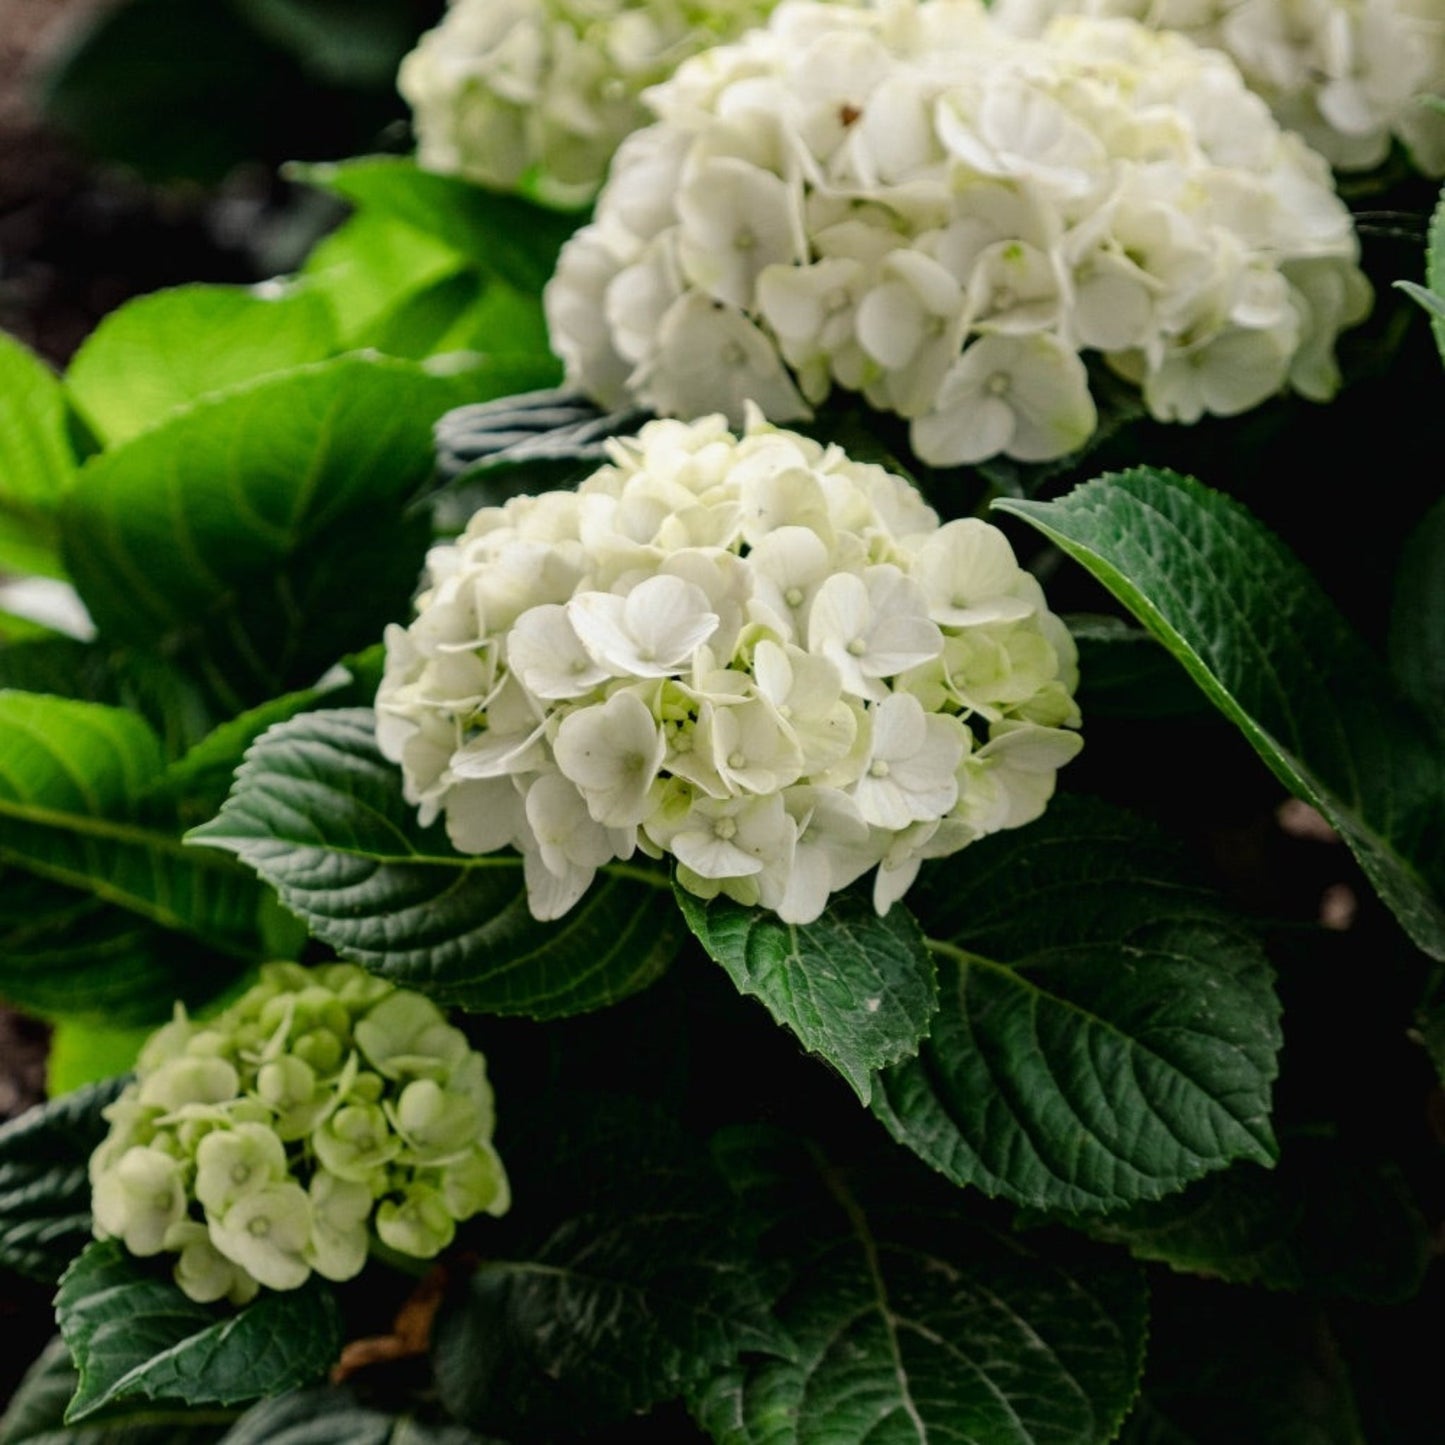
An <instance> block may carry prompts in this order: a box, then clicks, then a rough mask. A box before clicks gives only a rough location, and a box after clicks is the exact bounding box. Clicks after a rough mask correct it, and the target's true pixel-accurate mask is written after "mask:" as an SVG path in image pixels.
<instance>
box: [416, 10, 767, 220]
mask: <svg viewBox="0 0 1445 1445" xmlns="http://www.w3.org/2000/svg"><path fill="white" fill-rule="evenodd" d="M775 3H776V0H451V4H450V7H449V8H448V10H447V13H446V15H445V17H444V18H443V20H442V22H441V24H440V25H438V26H437V27H436V28H435V29H434V30H429V31H428V32H427V33H426V34H425V35H423V36H422V37H421V39H420V41H419V42H418V43H417V46H416V49H415V50H413V51H412V52H411V54H409V55H408V56H406V58H405V59H404V60H403V61H402V63H401V70H400V72H399V74H398V76H397V87H398V89H399V90H400V91H401V93H402V95H403V96H404V97H405V99H406V101H407V102H408V104H409V105H410V106H411V107H412V112H413V125H414V128H415V130H416V138H417V159H418V161H419V163H420V164H421V165H422V166H423V167H424V168H425V169H427V170H432V171H440V172H442V173H444V174H447V175H458V176H463V177H465V178H466V179H467V180H471V181H477V182H480V183H481V184H482V185H486V186H493V187H496V188H498V189H501V190H513V189H516V188H518V187H527V188H531V189H533V190H534V191H535V192H536V193H537V194H539V195H540V196H542V197H543V198H544V199H547V200H551V201H553V202H557V203H560V204H564V205H571V204H579V203H583V202H585V201H587V200H588V199H590V198H591V196H592V195H593V194H594V193H595V192H596V190H597V187H598V186H599V185H601V183H602V179H603V177H604V176H605V175H606V174H607V164H608V162H609V161H610V160H611V159H612V153H613V152H614V151H615V150H616V149H617V147H618V145H619V143H620V142H621V141H622V140H623V138H624V137H626V136H627V135H628V134H629V133H630V132H632V131H635V130H637V129H638V128H639V127H640V126H644V125H646V124H647V122H648V119H649V117H648V114H647V110H646V108H645V107H644V105H643V103H642V101H641V98H640V97H641V93H642V91H643V90H645V89H646V88H647V87H648V86H650V85H654V84H656V83H657V82H658V81H660V80H664V79H666V78H667V76H669V75H670V74H671V73H672V72H673V70H674V69H675V68H676V67H677V65H678V64H679V63H680V62H681V61H682V60H684V59H685V58H686V57H688V56H690V55H695V54H697V52H698V51H700V50H703V49H705V48H706V47H708V46H710V45H716V44H717V43H719V42H720V41H723V40H729V39H731V38H733V37H734V36H737V35H740V34H742V32H743V31H744V30H746V29H747V28H748V26H750V25H755V24H757V23H759V22H760V21H762V20H763V19H765V18H766V16H767V14H768V11H769V10H771V9H772V7H773V5H774V4H775Z"/></svg>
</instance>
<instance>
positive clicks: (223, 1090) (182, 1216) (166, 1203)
mask: <svg viewBox="0 0 1445 1445" xmlns="http://www.w3.org/2000/svg"><path fill="white" fill-rule="evenodd" d="M438 637H439V634H437V633H436V632H435V631H433V632H432V634H431V640H432V644H433V645H434V646H447V645H454V644H447V643H443V642H440V641H438ZM433 675H434V676H435V677H437V678H446V679H448V680H449V681H450V682H451V684H452V685H453V686H464V685H465V679H466V677H467V669H465V668H456V667H442V668H439V669H436V670H435V671H434V674H433ZM509 791H510V790H509ZM609 856H610V855H609ZM589 876H590V875H589ZM136 1074H137V1077H136V1080H135V1082H133V1083H132V1084H130V1085H128V1086H127V1087H126V1089H125V1090H124V1092H123V1093H122V1094H121V1095H120V1097H119V1098H118V1099H116V1101H115V1102H114V1103H112V1104H111V1105H109V1106H108V1107H107V1108H106V1110H105V1117H106V1118H107V1119H108V1120H109V1121H110V1124H111V1131H110V1133H109V1135H108V1136H107V1137H106V1138H105V1139H104V1140H103V1141H102V1143H101V1144H100V1145H99V1147H98V1148H97V1149H96V1150H95V1152H94V1153H93V1154H92V1155H91V1159H90V1178H91V1186H92V1203H93V1216H94V1222H95V1232H96V1235H97V1236H98V1237H100V1238H102V1239H104V1238H108V1237H114V1238H118V1239H120V1240H121V1241H122V1243H123V1244H124V1245H125V1247H126V1248H127V1249H128V1250H129V1251H130V1252H131V1253H132V1254H137V1255H154V1254H161V1253H168V1254H171V1255H173V1256H175V1264H174V1267H173V1270H172V1273H173V1275H174V1278H175V1280H176V1283H177V1284H178V1285H179V1286H180V1287H181V1289H182V1290H183V1291H184V1292H185V1293H186V1294H187V1295H188V1296H190V1298H191V1299H194V1300H199V1301H202V1302H210V1301H213V1300H219V1299H223V1298H224V1299H229V1300H230V1301H231V1303H232V1304H238V1305H239V1304H245V1303H246V1302H247V1301H248V1300H250V1299H252V1298H254V1297H255V1295H256V1293H257V1291H258V1290H260V1289H262V1288H266V1289H296V1288H297V1287H298V1286H300V1285H302V1284H304V1283H305V1282H306V1280H307V1279H309V1278H310V1276H311V1274H312V1272H313V1271H314V1272H315V1273H317V1274H319V1275H321V1276H322V1277H323V1278H325V1279H331V1280H347V1279H352V1278H353V1277H355V1276H356V1275H357V1274H359V1273H360V1272H361V1269H362V1267H363V1265H364V1264H365V1262H366V1255H367V1250H368V1240H369V1238H370V1237H371V1236H370V1230H369V1229H368V1226H369V1225H370V1226H371V1228H373V1229H375V1231H376V1233H377V1234H378V1236H379V1237H381V1238H382V1239H384V1240H386V1242H387V1243H388V1244H390V1245H391V1246H392V1247H393V1248H396V1249H401V1250H403V1251H406V1252H410V1253H415V1254H418V1255H420V1256H421V1257H424V1258H425V1257H429V1256H430V1255H432V1254H435V1253H436V1251H437V1250H438V1249H440V1248H442V1247H443V1246H444V1245H445V1244H446V1243H448V1242H450V1240H451V1237H452V1234H453V1233H454V1231H455V1227H456V1225H457V1223H458V1222H460V1221H462V1220H465V1219H469V1218H471V1217H472V1216H473V1215H475V1214H478V1213H481V1212H482V1211H486V1212H487V1213H490V1214H501V1213H504V1212H505V1211H506V1209H507V1207H508V1204H509V1203H510V1194H509V1192H508V1188H507V1177H506V1172H505V1170H504V1169H503V1167H502V1162H501V1160H500V1159H499V1158H498V1157H497V1154H496V1151H495V1150H494V1149H493V1148H492V1144H491V1136H492V1127H493V1110H492V1093H491V1089H490V1087H489V1086H488V1084H487V1076H486V1065H485V1062H484V1060H483V1059H482V1056H481V1055H480V1054H479V1053H477V1052H476V1051H475V1050H474V1049H473V1048H472V1047H471V1046H470V1044H469V1043H468V1042H467V1039H466V1036H465V1035H464V1034H462V1033H461V1031H460V1030H458V1029H456V1028H453V1027H452V1026H451V1025H450V1024H449V1023H448V1022H447V1021H446V1018H445V1017H444V1016H443V1014H442V1012H441V1010H440V1009H438V1008H437V1006H436V1005H435V1004H434V1003H432V1002H431V1001H430V1000H429V999H427V998H424V997H423V996H422V995H421V994H417V993H413V992H411V991H410V990H407V989H398V988H395V987H394V986H393V985H392V984H389V983H386V982H384V981H383V980H381V979H377V978H373V977H372V976H371V975H370V974H367V973H366V972H364V971H363V970H362V969H360V968H356V967H354V966H353V965H351V964H340V963H338V964H332V965H328V966H325V967H322V968H316V969H306V968H301V967H299V966H298V965H296V964H267V965H266V966H265V967H264V968H262V970H261V982H260V983H258V984H257V985H256V986H255V987H254V988H252V989H250V990H249V991H248V992H247V993H246V994H244V995H243V996H242V997H241V998H240V999H239V1000H237V1002H236V1003H234V1004H233V1005H232V1006H231V1007H230V1008H228V1009H226V1010H225V1011H224V1012H222V1013H221V1014H220V1015H219V1016H218V1017H216V1018H215V1019H212V1020H211V1021H209V1022H208V1023H205V1024H197V1023H193V1022H191V1020H189V1019H187V1018H186V1017H185V1014H184V1012H183V1011H182V1010H180V1009H179V1008H178V1009H177V1016H176V1019H175V1021H174V1022H172V1023H170V1024H167V1025H166V1026H165V1027H164V1028H162V1029H159V1030H157V1032H156V1033H155V1034H154V1035H153V1036H152V1037H151V1039H150V1040H149V1042H148V1043H147V1044H146V1046H145V1048H144V1049H143V1050H142V1051H141V1055H140V1059H139V1062H138V1063H137V1065H136ZM418 1199H422V1200H423V1201H424V1203H425V1207H424V1209H423V1208H422V1206H421V1205H419V1204H418V1203H417V1200H418ZM419 1209H421V1210H422V1217H424V1218H425V1220H426V1221H427V1222H428V1231H429V1232H428V1231H423V1230H421V1229H419V1228H417V1227H409V1228H406V1229H400V1230H398V1229H397V1228H396V1227H395V1226H394V1223H393V1221H394V1219H395V1218H396V1217H398V1216H400V1217H402V1218H404V1219H408V1220H410V1219H412V1217H413V1216H414V1215H416V1214H417V1212H418V1210H419ZM439 1212H440V1214H441V1215H443V1216H444V1218H445V1224H444V1225H443V1224H440V1223H438V1222H437V1221H438V1213H439Z"/></svg>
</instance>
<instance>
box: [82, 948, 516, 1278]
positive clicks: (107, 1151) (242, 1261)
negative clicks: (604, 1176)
mask: <svg viewBox="0 0 1445 1445" xmlns="http://www.w3.org/2000/svg"><path fill="white" fill-rule="evenodd" d="M105 1117H106V1118H107V1119H108V1120H109V1121H110V1132H109V1134H108V1135H107V1136H106V1138H105V1140H104V1142H103V1143H102V1144H101V1145H100V1147H99V1148H97V1149H96V1151H95V1153H94V1154H93V1155H92V1156H91V1160H90V1178H91V1184H92V1187H93V1190H94V1209H95V1231H96V1234H97V1236H98V1237H100V1238H102V1239H105V1238H116V1239H119V1240H121V1241H122V1242H123V1243H124V1245H125V1247H126V1249H127V1250H129V1251H130V1252H131V1253H132V1254H134V1255H138V1256H141V1257H148V1256H151V1255H157V1254H168V1255H175V1256H176V1260H175V1263H174V1266H173V1273H174V1277H175V1281H176V1283H177V1284H178V1285H179V1286H180V1287H181V1289H182V1290H183V1291H184V1292H185V1293H186V1294H187V1295H188V1296H189V1297H190V1298H191V1299H193V1300H198V1301H201V1302H207V1301H211V1300H218V1299H222V1298H224V1299H227V1300H229V1301H230V1302H231V1303H233V1304H244V1303H246V1302H247V1301H248V1300H250V1299H252V1298H253V1297H254V1296H255V1295H256V1293H257V1291H258V1290H260V1289H263V1288H265V1289H273V1290H289V1289H296V1288H298V1287H299V1286H300V1285H302V1284H304V1283H305V1282H306V1280H307V1279H308V1278H309V1277H310V1275H311V1273H312V1271H313V1270H314V1271H315V1272H316V1273H317V1274H318V1275H321V1276H322V1277H323V1278H325V1279H329V1280H337V1281H340V1280H348V1279H352V1278H354V1277H355V1276H356V1275H358V1274H359V1273H360V1272H361V1270H362V1267H363V1266H364V1265H365V1263H366V1258H367V1253H368V1248H369V1240H370V1238H371V1236H372V1234H373V1233H374V1234H375V1236H376V1237H377V1238H378V1239H380V1241H381V1242H382V1243H383V1244H385V1245H386V1246H387V1247H388V1248H390V1249H393V1250H396V1251H397V1252H399V1253H400V1254H404V1255H411V1256H414V1257H416V1258H418V1259H430V1258H432V1257H433V1256H434V1255H436V1254H438V1253H439V1252H440V1251H441V1250H443V1249H444V1248H446V1246H447V1245H448V1244H450V1243H451V1240H452V1236H453V1235H454V1233H455V1232H456V1226H457V1224H458V1223H460V1222H462V1221H464V1220H467V1219H470V1218H471V1217H472V1216H473V1215H475V1214H478V1213H481V1212H483V1211H485V1212H487V1213H489V1214H502V1213H504V1212H505V1211H506V1209H507V1207H508V1204H509V1203H510V1195H509V1192H508V1186H507V1176H506V1173H505V1171H504V1170H503V1167H502V1163H501V1160H500V1159H499V1158H498V1157H497V1153H496V1150H494V1149H493V1148H492V1146H491V1136H492V1126H493V1108H492V1092H491V1087H490V1085H489V1084H488V1082H487V1075H486V1063H485V1060H484V1059H483V1058H482V1056H481V1054H479V1053H478V1052H477V1051H476V1050H475V1049H473V1048H472V1047H471V1046H470V1045H469V1044H468V1043H467V1040H466V1037H465V1035H464V1034H462V1033H461V1031H460V1030H459V1029H456V1028H453V1027H452V1026H451V1025H450V1024H449V1023H448V1022H447V1021H446V1018H445V1016H444V1015H443V1014H442V1012H441V1010H440V1009H438V1008H437V1006H436V1005H435V1004H434V1003H433V1002H432V1001H431V1000H430V999H428V998H426V997H425V996H424V995H422V994H419V993H415V992H413V991H411V990H409V989H399V988H396V987H395V986H394V985H392V984H389V983H387V982H385V981H384V980H382V979H378V978H374V977H372V976H371V975H369V974H367V973H366V972H365V971H364V970H363V969H360V968H357V967H356V966H355V965H354V964H344V963H335V964H330V965H327V966H325V967H320V968H309V969H308V968H301V967H298V966H297V965H295V964H287V963H271V964H267V965H265V966H264V967H263V968H262V970H261V981H260V982H259V983H258V984H256V985H255V986H254V987H253V988H251V989H249V990H247V992H246V993H245V994H243V995H242V997H241V998H240V999H238V1000H237V1001H236V1002H235V1003H234V1004H232V1005H231V1006H230V1007H228V1008H226V1009H224V1010H223V1011H222V1012H220V1013H219V1014H217V1015H216V1016H215V1017H214V1018H211V1019H207V1020H204V1021H199V1020H192V1019H190V1018H187V1017H186V1015H185V1013H184V1011H183V1010H178V1014H177V1017H176V1019H175V1021H174V1022H173V1023H171V1024H168V1025H167V1026H166V1027H165V1028H163V1029H161V1030H160V1031H159V1032H158V1033H157V1034H156V1035H155V1036H154V1037H153V1038H152V1039H151V1040H150V1042H149V1043H147V1044H146V1046H145V1048H144V1049H143V1050H142V1052H141V1055H140V1059H139V1061H138V1063H137V1065H136V1079H135V1082H134V1083H132V1084H130V1085H128V1086H127V1088H126V1089H125V1091H124V1092H123V1093H122V1094H121V1096H120V1097H119V1098H118V1099H117V1100H116V1101H115V1102H114V1103H113V1104H111V1105H109V1106H108V1107H107V1108H106V1110H105Z"/></svg>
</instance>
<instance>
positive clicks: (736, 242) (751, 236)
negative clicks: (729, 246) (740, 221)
mask: <svg viewBox="0 0 1445 1445" xmlns="http://www.w3.org/2000/svg"><path fill="white" fill-rule="evenodd" d="M757 244H758V237H757V233H756V232H755V231H754V230H753V228H752V227H751V226H743V227H741V228H740V229H739V230H738V231H737V232H736V233H735V234H734V235H733V249H734V250H735V251H751V250H752V249H753V247H754V246H756V245H757Z"/></svg>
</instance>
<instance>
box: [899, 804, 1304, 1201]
mask: <svg viewBox="0 0 1445 1445" xmlns="http://www.w3.org/2000/svg"><path fill="white" fill-rule="evenodd" d="M910 898H911V901H912V902H913V905H914V907H915V910H916V911H917V913H918V916H919V918H920V920H921V921H922V923H923V927H924V929H925V931H926V932H927V933H928V934H929V936H930V938H931V939H933V940H935V944H934V946H935V948H936V949H937V951H938V954H939V993H940V998H941V1006H940V1008H939V1012H938V1014H937V1016H936V1017H935V1019H934V1021H933V1028H932V1031H931V1033H930V1035H929V1038H928V1040H927V1041H926V1042H925V1043H924V1045H923V1047H922V1049H921V1051H920V1054H919V1057H918V1058H917V1059H915V1060H910V1061H909V1062H906V1063H902V1064H897V1065H894V1066H893V1067H891V1068H889V1069H886V1070H884V1071H883V1073H882V1074H880V1075H879V1077H878V1081H877V1090H876V1092H875V1094H874V1101H873V1107H874V1112H875V1113H877V1114H878V1116H879V1117H880V1118H881V1119H882V1120H883V1122H884V1123H885V1124H886V1125H887V1126H888V1128H889V1130H890V1131H891V1132H892V1133H893V1135H894V1137H895V1138H897V1139H898V1140H899V1141H900V1142H901V1143H904V1144H906V1145H908V1147H909V1148H911V1149H913V1150H914V1151H916V1152H917V1153H918V1154H919V1155H920V1156H921V1157H922V1158H923V1159H925V1160H926V1161H927V1162H928V1163H930V1164H931V1165H933V1167H934V1168H936V1169H938V1170H940V1171H941V1172H942V1173H943V1174H945V1175H946V1176H947V1177H948V1178H949V1179H951V1180H953V1181H954V1182H955V1183H957V1184H966V1185H973V1186H975V1187H976V1188H979V1189H982V1190H983V1191H984V1192H985V1193H987V1194H993V1195H1001V1196H1003V1197H1004V1198H1006V1199H1010V1200H1013V1201H1014V1202H1016V1203H1020V1204H1028V1205H1033V1206H1036V1207H1046V1208H1055V1209H1062V1210H1067V1211H1070V1212H1074V1213H1083V1212H1086V1211H1092V1210H1106V1209H1113V1208H1117V1207H1119V1206H1120V1205H1122V1204H1125V1203H1131V1202H1133V1201H1136V1200H1140V1199H1157V1198H1159V1197H1160V1196H1161V1195H1164V1194H1168V1193H1170V1192H1171V1191H1173V1190H1176V1189H1179V1188H1181V1187H1182V1186H1183V1185H1185V1184H1186V1183H1188V1182H1189V1181H1190V1180H1192V1179H1196V1178H1198V1177H1200V1176H1201V1175H1203V1174H1205V1173H1207V1172H1209V1171H1210V1170H1214V1169H1220V1168H1223V1167H1224V1166H1225V1165H1226V1164H1228V1163H1229V1162H1230V1161H1231V1160H1234V1159H1252V1160H1255V1161H1257V1162H1259V1163H1264V1164H1267V1163H1270V1162H1271V1161H1272V1160H1273V1158H1274V1156H1275V1145H1274V1138H1273V1134H1272V1132H1271V1129H1270V1122H1269V1108H1270V1085H1271V1082H1272V1081H1273V1079H1274V1076H1275V1070H1276V1055H1277V1053H1278V1050H1279V1046H1280V1029H1279V1004H1278V1001H1277V1000H1276V998H1275V994H1274V990H1273V986H1272V981H1271V974H1270V969H1269V965H1268V963H1267V962H1266V961H1265V958H1264V955H1263V954H1262V953H1261V952H1260V949H1259V946H1258V944H1257V943H1256V942H1255V941H1254V939H1253V938H1252V937H1251V936H1250V934H1249V932H1248V930H1247V929H1246V928H1245V926H1244V925H1243V924H1242V923H1241V922H1240V921H1239V920H1238V919H1236V918H1234V917H1233V916H1231V915H1230V913H1229V912H1228V911H1227V910H1226V909H1225V908H1224V907H1223V906H1222V905H1221V904H1220V903H1219V902H1218V901H1216V900H1215V899H1214V898H1213V896H1212V895H1210V894H1209V893H1208V892H1206V891H1205V890H1203V889H1201V888H1199V887H1197V886H1195V885H1194V883H1193V882H1192V880H1191V876H1190V871H1189V869H1188V868H1187V867H1185V866H1184V864H1183V861H1182V860H1181V859H1180V858H1179V857H1178V856H1177V855H1176V853H1175V851H1174V850H1173V849H1172V848H1170V847H1169V846H1168V845H1167V844H1166V843H1165V842H1164V840H1163V839H1162V838H1161V837H1160V836H1159V835H1158V834H1156V833H1155V831H1154V830H1153V829H1152V827H1150V826H1149V825H1148V824H1146V823H1144V822H1143V821H1142V820H1140V819H1137V818H1134V817H1132V816H1131V815H1129V814H1127V813H1124V812H1121V811H1119V810H1117V809H1113V808H1108V807H1106V806H1104V805H1103V804H1096V805H1090V804H1087V803H1085V802H1083V801H1081V800H1076V799H1070V798H1057V799H1055V800H1054V802H1053V803H1052V804H1051V805H1050V809H1049V812H1048V813H1046V814H1045V815H1044V817H1043V818H1042V819H1041V820H1040V821H1039V822H1037V823H1034V824H1031V825H1030V826H1029V827H1027V828H1024V829H1020V830H1019V831H1018V832H1010V833H1000V834H996V835H995V836H994V837H992V838H986V839H984V840H983V841H982V842H980V843H976V844H974V845H973V846H972V847H971V848H970V849H969V850H968V852H967V853H966V854H964V855H963V856H961V857H960V858H957V859H954V860H951V861H950V862H947V863H943V864H939V865H936V866H934V867H932V868H931V869H928V870H925V873H924V875H923V878H922V879H921V880H920V883H919V884H918V885H916V886H915V888H914V890H913V893H912V894H910Z"/></svg>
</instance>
